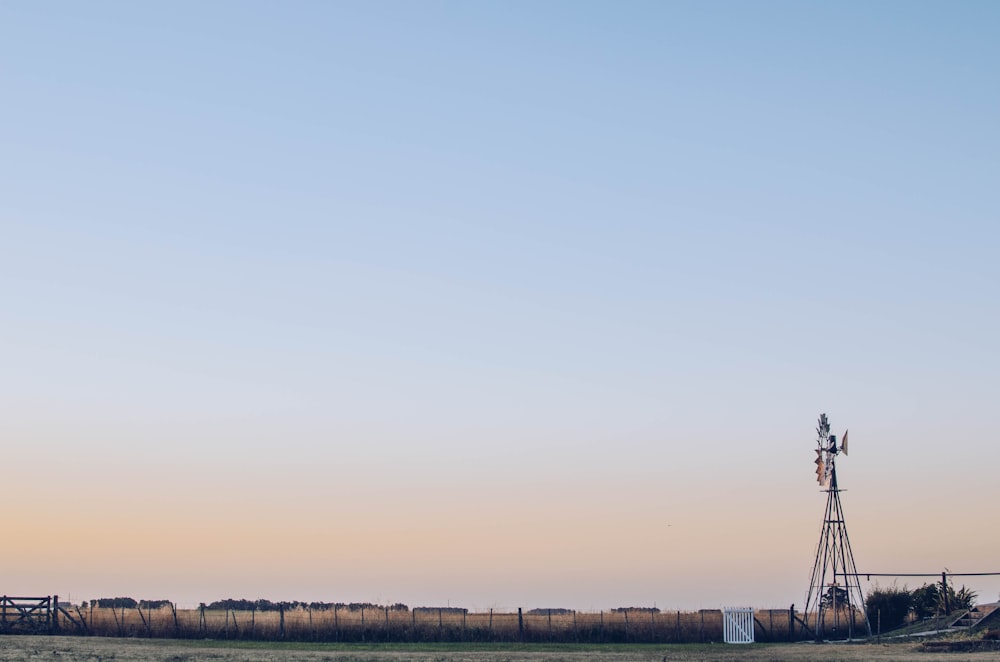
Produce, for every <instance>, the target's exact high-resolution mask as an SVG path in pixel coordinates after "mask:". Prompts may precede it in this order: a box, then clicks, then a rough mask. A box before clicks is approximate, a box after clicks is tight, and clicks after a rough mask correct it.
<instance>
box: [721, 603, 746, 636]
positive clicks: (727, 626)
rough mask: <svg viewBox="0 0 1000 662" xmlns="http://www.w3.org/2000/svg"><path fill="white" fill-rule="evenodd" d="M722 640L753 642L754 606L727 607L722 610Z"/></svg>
mask: <svg viewBox="0 0 1000 662" xmlns="http://www.w3.org/2000/svg"><path fill="white" fill-rule="evenodd" d="M722 640H723V641H725V642H726V643H727V644H752V643H753V608H751V607H726V608H725V609H724V610H722Z"/></svg>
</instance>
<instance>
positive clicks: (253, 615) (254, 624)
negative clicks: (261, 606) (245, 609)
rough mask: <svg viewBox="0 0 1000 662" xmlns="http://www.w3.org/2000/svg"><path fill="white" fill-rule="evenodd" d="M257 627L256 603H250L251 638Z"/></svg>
mask: <svg viewBox="0 0 1000 662" xmlns="http://www.w3.org/2000/svg"><path fill="white" fill-rule="evenodd" d="M256 629H257V603H256V602H255V603H254V604H252V605H250V638H251V639H253V638H254V636H255V634H254V633H255V631H256Z"/></svg>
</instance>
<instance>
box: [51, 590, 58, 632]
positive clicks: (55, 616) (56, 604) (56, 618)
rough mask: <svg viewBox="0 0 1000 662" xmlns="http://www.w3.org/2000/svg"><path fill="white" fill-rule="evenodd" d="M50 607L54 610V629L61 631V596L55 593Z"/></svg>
mask: <svg viewBox="0 0 1000 662" xmlns="http://www.w3.org/2000/svg"><path fill="white" fill-rule="evenodd" d="M49 608H50V609H51V610H52V629H53V630H54V631H56V632H58V631H59V596H58V595H53V596H52V602H51V603H49Z"/></svg>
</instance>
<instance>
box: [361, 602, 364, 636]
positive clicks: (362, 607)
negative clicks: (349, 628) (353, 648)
mask: <svg viewBox="0 0 1000 662" xmlns="http://www.w3.org/2000/svg"><path fill="white" fill-rule="evenodd" d="M364 640H365V606H364V605H361V641H364Z"/></svg>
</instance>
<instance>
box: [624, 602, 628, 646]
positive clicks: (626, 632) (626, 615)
mask: <svg viewBox="0 0 1000 662" xmlns="http://www.w3.org/2000/svg"><path fill="white" fill-rule="evenodd" d="M623 613H624V614H625V643H628V610H627V609H626V610H625V611H624V612H623Z"/></svg>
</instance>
